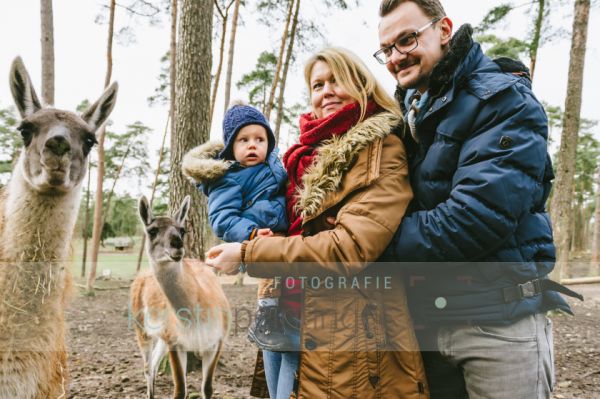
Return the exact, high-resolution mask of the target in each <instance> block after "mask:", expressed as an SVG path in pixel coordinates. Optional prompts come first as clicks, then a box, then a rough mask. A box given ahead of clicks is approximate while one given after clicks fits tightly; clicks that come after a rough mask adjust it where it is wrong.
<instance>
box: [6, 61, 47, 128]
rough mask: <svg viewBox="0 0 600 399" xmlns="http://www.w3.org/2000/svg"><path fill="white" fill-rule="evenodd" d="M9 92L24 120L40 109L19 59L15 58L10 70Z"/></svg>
mask: <svg viewBox="0 0 600 399" xmlns="http://www.w3.org/2000/svg"><path fill="white" fill-rule="evenodd" d="M10 91H11V92H12V96H13V99H14V100H15V104H16V106H17V109H18V110H19V113H20V114H21V118H26V117H28V116H29V115H31V114H33V113H35V112H37V111H38V110H39V109H41V108H42V105H41V103H40V100H39V99H38V96H37V94H35V90H34V89H33V85H32V84H31V78H30V77H29V73H27V69H25V65H24V64H23V60H22V59H21V57H17V58H15V60H14V61H13V62H12V65H11V68H10Z"/></svg>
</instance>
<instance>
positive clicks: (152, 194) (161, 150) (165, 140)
mask: <svg viewBox="0 0 600 399" xmlns="http://www.w3.org/2000/svg"><path fill="white" fill-rule="evenodd" d="M175 1H177V0H175ZM175 19H177V16H175ZM171 108H172V107H171ZM169 122H171V124H172V123H173V122H172V121H171V115H169V117H168V118H167V125H166V126H165V132H164V134H163V139H162V143H161V145H160V151H159V153H158V165H157V166H156V173H155V174H154V182H153V183H152V192H151V193H150V200H149V203H150V209H152V203H153V201H154V193H156V185H157V184H158V177H159V176H160V165H161V164H162V160H163V155H164V154H165V143H166V142H167V132H168V131H169ZM145 246H146V240H145V236H142V242H141V243H140V252H139V253H138V259H137V265H136V267H135V272H136V273H137V272H139V271H140V268H141V266H142V258H143V257H144V247H145Z"/></svg>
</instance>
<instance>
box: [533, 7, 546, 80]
mask: <svg viewBox="0 0 600 399" xmlns="http://www.w3.org/2000/svg"><path fill="white" fill-rule="evenodd" d="M537 3H538V13H537V17H536V18H535V22H534V29H533V38H532V39H531V43H530V45H529V59H530V60H531V64H530V65H529V75H530V76H531V80H532V81H533V73H534V72H535V63H536V61H537V52H538V48H539V47H540V38H541V37H542V25H543V23H544V12H545V8H546V0H538V1H537Z"/></svg>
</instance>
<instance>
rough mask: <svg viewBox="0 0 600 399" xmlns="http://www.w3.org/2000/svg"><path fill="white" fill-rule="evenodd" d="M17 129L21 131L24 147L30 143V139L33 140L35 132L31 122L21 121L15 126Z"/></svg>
mask: <svg viewBox="0 0 600 399" xmlns="http://www.w3.org/2000/svg"><path fill="white" fill-rule="evenodd" d="M17 130H18V131H19V132H20V133H21V137H22V138H23V143H24V144H25V147H27V146H29V144H31V140H33V134H34V132H35V126H34V125H33V123H31V122H27V121H23V122H21V124H20V125H19V126H18V127H17Z"/></svg>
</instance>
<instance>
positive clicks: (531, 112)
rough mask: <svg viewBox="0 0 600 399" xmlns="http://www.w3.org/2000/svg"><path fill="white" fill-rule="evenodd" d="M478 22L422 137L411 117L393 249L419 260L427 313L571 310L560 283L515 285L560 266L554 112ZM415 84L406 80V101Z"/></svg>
mask: <svg viewBox="0 0 600 399" xmlns="http://www.w3.org/2000/svg"><path fill="white" fill-rule="evenodd" d="M471 34H472V29H471V28H470V26H468V25H466V26H463V27H461V29H459V31H458V32H457V33H456V34H455V36H454V38H453V39H452V42H451V46H450V50H449V52H448V53H447V54H446V56H445V57H444V59H443V60H442V61H440V63H438V65H436V67H435V68H434V71H433V73H432V77H431V80H430V85H429V91H428V93H429V100H428V102H427V104H426V106H425V107H424V108H422V109H421V110H420V112H419V115H418V118H417V123H416V137H417V140H414V139H413V138H412V137H411V133H410V131H409V128H408V127H405V129H404V130H405V144H406V146H407V151H408V155H409V167H410V179H411V185H412V188H413V190H414V199H413V201H412V203H411V204H410V206H409V209H408V212H407V215H406V216H405V218H404V219H403V221H402V224H401V226H400V228H399V229H398V231H397V233H396V235H395V237H394V240H393V241H392V243H391V244H390V247H389V248H388V251H387V255H388V256H390V255H391V257H392V259H393V260H394V261H397V262H411V263H410V264H408V263H407V264H404V266H406V268H407V269H408V272H407V293H408V298H409V305H410V306H411V310H412V314H413V317H414V318H415V320H416V323H423V324H426V325H428V324H431V323H471V322H473V323H477V324H508V323H510V322H512V321H514V320H516V319H519V318H521V317H524V316H526V315H530V314H533V313H537V312H541V311H545V310H548V309H554V308H560V309H562V310H565V311H567V312H570V310H569V307H568V305H567V304H566V302H565V301H564V300H563V299H562V298H561V297H560V295H559V294H558V293H557V292H556V291H551V290H545V291H544V292H542V293H536V294H535V295H526V297H524V298H517V299H515V298H510V297H508V298H507V297H506V295H505V290H504V289H506V288H509V289H510V288H511V287H517V285H518V284H522V283H525V282H528V281H531V280H534V279H538V278H545V277H546V276H547V275H548V273H549V272H550V271H551V270H552V269H553V267H554V260H555V248H554V244H553V240H552V229H551V224H550V219H549V217H548V214H547V213H546V210H545V208H544V206H545V203H546V199H547V198H548V194H549V192H550V188H551V180H552V179H553V177H554V176H553V173H552V165H551V162H550V157H549V156H548V152H547V138H548V128H547V118H546V114H545V112H544V109H543V107H542V105H541V104H540V103H539V101H538V100H537V99H536V98H535V96H534V95H533V93H532V91H531V84H530V81H529V79H528V76H523V75H524V74H519V73H510V72H505V71H503V70H502V69H501V67H500V65H499V64H498V63H496V62H493V61H492V60H490V59H489V58H488V57H486V56H485V55H484V54H483V53H482V51H481V48H480V46H479V44H477V43H474V42H473V40H472V38H471ZM525 75H526V74H525ZM406 95H407V93H406V92H404V91H403V90H401V89H400V88H399V89H398V90H397V92H396V98H397V100H398V101H399V102H400V104H401V105H402V106H403V109H404V111H405V112H406V107H405V106H404V104H405V102H406V98H405V97H406ZM389 259H390V258H389V257H388V258H387V260H389ZM425 262H427V263H425Z"/></svg>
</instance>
